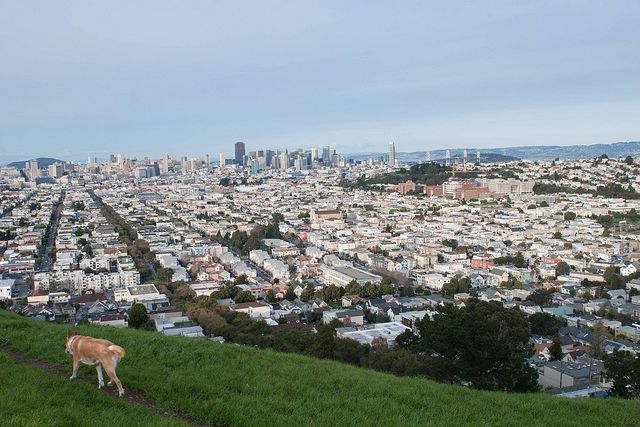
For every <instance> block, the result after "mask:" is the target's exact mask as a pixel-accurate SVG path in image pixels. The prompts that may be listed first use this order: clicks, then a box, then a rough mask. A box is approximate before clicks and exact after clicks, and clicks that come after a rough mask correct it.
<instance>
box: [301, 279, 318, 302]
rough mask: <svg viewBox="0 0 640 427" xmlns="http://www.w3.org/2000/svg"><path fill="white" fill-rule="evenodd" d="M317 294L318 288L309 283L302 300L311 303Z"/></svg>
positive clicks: (303, 292)
mask: <svg viewBox="0 0 640 427" xmlns="http://www.w3.org/2000/svg"><path fill="white" fill-rule="evenodd" d="M315 293H316V288H315V286H313V284H311V283H307V286H305V287H304V290H303V291H302V293H301V294H300V299H301V300H302V301H309V300H311V299H312V298H313V294H315Z"/></svg>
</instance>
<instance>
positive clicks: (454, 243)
mask: <svg viewBox="0 0 640 427" xmlns="http://www.w3.org/2000/svg"><path fill="white" fill-rule="evenodd" d="M442 244H443V245H444V246H449V247H450V248H451V249H455V248H457V247H458V241H457V240H456V239H444V240H443V241H442Z"/></svg>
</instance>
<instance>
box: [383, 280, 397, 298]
mask: <svg viewBox="0 0 640 427" xmlns="http://www.w3.org/2000/svg"><path fill="white" fill-rule="evenodd" d="M395 293H396V289H395V288H394V286H393V283H390V282H389V281H387V282H384V281H383V282H382V284H381V285H380V294H381V295H394V294H395Z"/></svg>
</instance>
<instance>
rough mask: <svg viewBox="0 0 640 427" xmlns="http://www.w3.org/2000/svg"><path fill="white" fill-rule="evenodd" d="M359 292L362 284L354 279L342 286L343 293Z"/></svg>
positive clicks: (352, 293) (357, 293)
mask: <svg viewBox="0 0 640 427" xmlns="http://www.w3.org/2000/svg"><path fill="white" fill-rule="evenodd" d="M360 293H362V286H360V284H359V283H358V282H357V281H355V280H352V281H351V282H349V283H348V284H347V286H346V287H345V288H344V294H345V295H360Z"/></svg>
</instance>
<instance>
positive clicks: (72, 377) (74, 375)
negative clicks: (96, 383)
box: [69, 359, 80, 380]
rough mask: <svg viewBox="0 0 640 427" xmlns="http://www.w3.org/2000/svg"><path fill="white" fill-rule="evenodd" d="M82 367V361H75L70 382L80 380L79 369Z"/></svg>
mask: <svg viewBox="0 0 640 427" xmlns="http://www.w3.org/2000/svg"><path fill="white" fill-rule="evenodd" d="M79 367H80V361H79V360H76V359H73V373H72V374H71V378H69V379H70V380H75V379H76V378H78V368H79Z"/></svg>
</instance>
